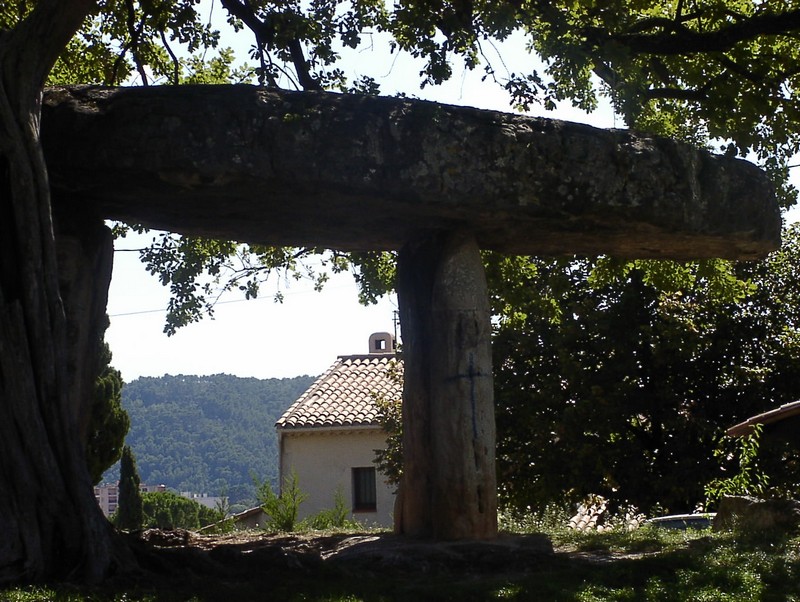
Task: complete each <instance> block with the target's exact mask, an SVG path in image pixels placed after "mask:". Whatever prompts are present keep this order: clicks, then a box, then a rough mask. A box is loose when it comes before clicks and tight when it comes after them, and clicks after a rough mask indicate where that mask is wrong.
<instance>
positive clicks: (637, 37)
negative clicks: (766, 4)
mask: <svg viewBox="0 0 800 602" xmlns="http://www.w3.org/2000/svg"><path fill="white" fill-rule="evenodd" d="M684 19H685V18H684ZM671 23H673V25H672V26H670V27H669V28H668V30H667V31H663V30H662V31H661V32H659V33H654V34H641V33H623V34H609V33H608V32H607V31H605V30H601V29H599V28H588V29H587V30H586V31H585V34H586V38H587V41H590V42H591V41H594V42H595V43H598V42H599V43H600V44H602V43H608V42H614V43H617V44H621V45H623V46H625V47H626V48H628V50H630V51H631V52H633V53H634V54H660V55H679V54H694V53H698V52H723V51H726V50H730V49H731V48H733V47H734V46H736V45H737V44H739V43H740V42H745V41H748V40H752V39H755V38H758V37H761V36H767V35H781V34H788V33H792V32H796V31H797V30H798V29H800V9H795V10H790V11H786V12H783V13H770V14H762V15H755V16H752V17H748V18H746V19H744V20H741V21H738V22H736V23H731V24H730V25H726V26H724V27H720V28H718V29H715V30H711V31H704V32H697V31H692V30H690V29H689V28H687V27H685V26H684V25H682V23H679V22H671ZM664 27H665V29H666V26H664Z"/></svg>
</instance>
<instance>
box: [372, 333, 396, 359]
mask: <svg viewBox="0 0 800 602" xmlns="http://www.w3.org/2000/svg"><path fill="white" fill-rule="evenodd" d="M394 351H395V349H394V337H393V336H392V335H391V334H389V333H388V332H375V333H373V334H371V335H369V352H370V354H380V355H383V354H393V353H394Z"/></svg>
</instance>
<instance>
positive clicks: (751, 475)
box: [705, 424, 769, 505]
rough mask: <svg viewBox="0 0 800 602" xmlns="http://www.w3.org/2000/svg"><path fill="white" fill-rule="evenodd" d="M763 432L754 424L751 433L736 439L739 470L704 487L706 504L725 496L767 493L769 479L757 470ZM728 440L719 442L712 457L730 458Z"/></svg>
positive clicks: (711, 503) (715, 501)
mask: <svg viewBox="0 0 800 602" xmlns="http://www.w3.org/2000/svg"><path fill="white" fill-rule="evenodd" d="M762 431H763V425H761V424H756V425H754V427H753V432H752V433H750V434H749V435H745V436H743V437H738V438H737V439H736V441H735V444H736V448H738V449H737V450H736V456H737V458H738V461H739V470H738V472H737V473H736V474H734V475H732V476H729V477H724V478H720V477H718V478H716V479H714V480H712V481H711V482H710V483H708V484H707V485H706V487H705V492H706V504H707V505H713V504H715V503H717V502H718V501H719V500H720V499H721V498H722V497H723V496H726V495H753V496H763V495H764V493H765V492H766V491H767V485H768V484H769V477H768V476H767V475H765V474H764V473H763V472H761V471H760V470H759V468H758V464H757V460H758V448H759V445H760V439H761V435H762ZM728 442H729V440H728V438H727V437H726V438H723V439H722V440H721V441H720V446H719V447H717V449H715V450H714V455H715V456H716V457H718V458H725V457H726V456H730V452H729V450H728V449H726V447H727V446H726V445H725V444H726V443H728Z"/></svg>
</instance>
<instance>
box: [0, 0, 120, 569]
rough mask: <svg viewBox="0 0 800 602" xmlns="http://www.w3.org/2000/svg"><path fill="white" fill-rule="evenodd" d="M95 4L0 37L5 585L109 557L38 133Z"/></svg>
mask: <svg viewBox="0 0 800 602" xmlns="http://www.w3.org/2000/svg"><path fill="white" fill-rule="evenodd" d="M91 5H92V2H90V1H88V0H41V1H40V2H39V3H37V6H36V8H35V9H34V12H33V13H32V14H31V15H30V16H29V17H28V18H27V19H26V20H25V21H23V22H22V23H21V24H20V25H18V26H17V27H15V29H14V30H12V31H11V32H2V33H3V35H1V36H0V534H2V537H0V585H2V584H4V583H12V582H23V581H24V582H30V581H39V580H43V579H48V580H57V579H79V580H88V581H96V580H99V579H100V578H101V577H102V576H103V575H104V574H105V572H106V571H107V570H108V568H109V566H110V563H111V552H112V546H113V540H112V530H111V528H110V526H109V524H108V522H107V521H106V520H105V519H104V517H103V516H102V513H101V512H100V510H99V508H98V506H97V503H96V501H95V499H94V494H93V491H92V484H91V482H90V478H89V473H88V470H87V466H86V460H85V457H84V447H83V444H84V441H83V440H82V439H81V437H80V436H79V433H80V431H79V416H80V414H81V408H82V407H83V405H84V404H86V403H88V402H89V401H90V399H85V398H82V397H81V395H82V394H83V393H82V392H83V391H85V389H86V386H87V384H86V382H85V379H86V375H85V373H84V374H81V375H80V377H79V378H78V377H77V375H74V376H75V378H77V381H73V380H72V379H71V376H73V375H71V374H70V373H69V372H68V370H67V366H68V359H69V356H70V354H69V352H68V346H67V338H68V337H71V336H73V335H75V333H73V332H68V329H67V319H66V315H65V311H64V307H63V304H62V299H61V294H60V291H59V280H58V270H57V258H56V245H55V239H54V234H53V224H52V218H51V212H50V193H49V187H48V181H47V172H46V169H45V164H44V159H43V155H42V151H41V144H40V140H39V112H40V104H39V102H40V94H41V86H42V84H43V81H44V78H45V76H46V74H47V71H48V70H49V68H50V65H52V62H53V61H54V60H55V56H56V55H57V54H58V52H59V51H60V49H61V48H63V45H64V44H66V41H67V40H68V39H69V36H71V35H72V33H71V32H74V30H75V28H77V26H78V25H79V24H80V22H81V19H82V18H83V16H85V15H86V13H87V12H88V10H89V8H90V7H91ZM78 336H79V338H80V337H84V336H86V333H83V334H79V335H78ZM89 361H91V358H89Z"/></svg>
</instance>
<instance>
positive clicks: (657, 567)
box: [0, 520, 800, 602]
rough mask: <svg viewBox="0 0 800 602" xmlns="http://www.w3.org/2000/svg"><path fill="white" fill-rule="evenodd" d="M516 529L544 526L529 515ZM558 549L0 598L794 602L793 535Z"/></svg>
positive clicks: (618, 535) (36, 590)
mask: <svg viewBox="0 0 800 602" xmlns="http://www.w3.org/2000/svg"><path fill="white" fill-rule="evenodd" d="M514 527H515V529H514V530H515V531H517V532H531V531H537V530H541V529H540V528H541V527H542V524H541V522H537V521H536V520H530V521H527V522H525V521H523V522H518V523H517V524H515V525H514ZM547 532H548V534H549V535H550V537H551V539H552V540H553V543H554V545H555V546H556V548H557V550H558V553H556V554H555V555H553V556H552V557H545V558H544V559H543V560H542V562H540V563H539V564H537V565H536V566H531V567H530V568H529V570H527V571H525V572H524V573H517V574H487V573H480V574H474V573H469V574H447V573H442V572H439V573H436V572H429V573H426V572H419V573H416V574H413V575H409V574H408V573H405V574H375V573H366V574H361V575H357V576H353V575H350V576H348V575H346V574H342V573H341V572H338V571H333V570H330V569H328V568H327V567H326V566H321V567H320V568H319V569H318V570H317V571H315V572H314V574H309V573H308V572H294V573H285V574H283V573H277V574H276V573H272V574H269V575H267V574H264V575H263V576H261V577H259V576H258V575H256V576H255V577H256V578H254V580H252V581H248V582H227V583H222V582H220V581H219V580H218V579H217V580H213V579H197V580H196V581H194V582H185V581H184V582H180V583H169V582H167V583H160V584H153V583H151V584H147V583H137V584H135V585H131V586H119V585H115V586H114V588H113V589H108V588H107V587H106V588H77V587H74V586H65V585H58V586H36V587H17V588H13V589H7V590H0V602H44V601H55V602H112V601H113V602H209V601H213V600H226V601H230V600H281V601H287V602H394V601H409V602H418V601H424V600H437V601H438V600H442V601H446V600H458V601H465V602H469V601H484V600H498V601H503V600H547V601H551V600H552V601H555V602H559V601H575V602H593V601H600V600H602V601H606V600H609V601H617V600H618V601H623V600H624V601H627V600H635V601H640V600H642V601H650V600H653V601H673V600H674V601H676V602H677V601H681V602H683V601H685V600H692V601H697V602H702V601H714V602H726V601H734V600H735V601H737V602H747V601H764V602H770V601H779V600H780V601H798V602H800V537H789V536H786V535H780V534H759V535H754V534H744V533H711V532H710V531H700V532H680V531H666V530H657V529H655V528H652V527H648V528H641V529H638V530H636V531H632V532H627V531H623V530H615V531H611V532H608V533H602V534H577V533H574V532H571V531H567V530H565V529H561V528H552V525H551V528H549V529H547Z"/></svg>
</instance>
